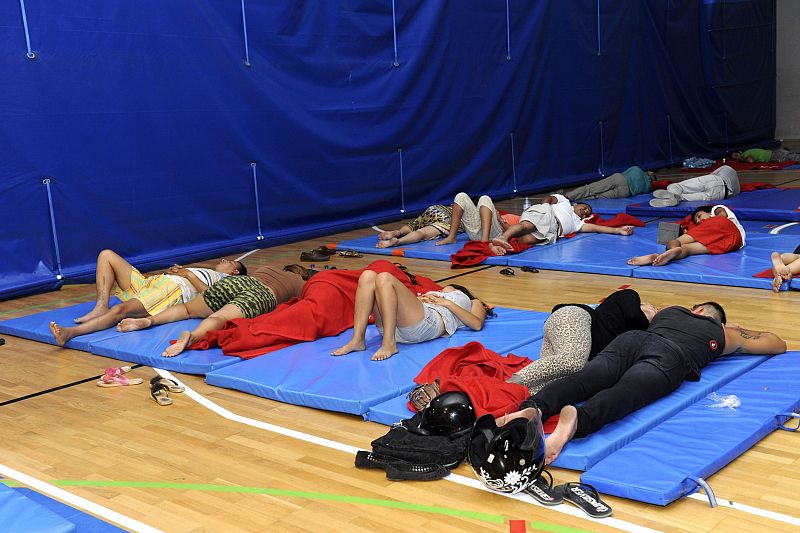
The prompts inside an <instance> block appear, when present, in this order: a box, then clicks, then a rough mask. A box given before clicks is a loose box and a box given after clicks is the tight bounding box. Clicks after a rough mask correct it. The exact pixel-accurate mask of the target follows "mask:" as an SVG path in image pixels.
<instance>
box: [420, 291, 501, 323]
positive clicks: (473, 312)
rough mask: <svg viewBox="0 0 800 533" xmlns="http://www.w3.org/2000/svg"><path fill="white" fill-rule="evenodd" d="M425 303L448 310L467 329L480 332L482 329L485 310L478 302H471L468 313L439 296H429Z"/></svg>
mask: <svg viewBox="0 0 800 533" xmlns="http://www.w3.org/2000/svg"><path fill="white" fill-rule="evenodd" d="M427 301H429V302H430V303H432V304H435V305H441V306H442V307H444V308H446V309H448V310H449V311H450V312H451V313H453V314H454V315H455V316H456V318H458V319H459V320H460V321H461V322H463V323H464V325H465V326H467V327H468V328H469V329H472V330H474V331H480V330H481V329H483V323H484V322H485V321H486V309H485V308H484V307H483V304H482V303H481V302H480V300H472V301H471V306H472V307H471V309H470V310H469V311H468V310H466V309H464V308H463V307H461V306H460V305H458V304H457V303H455V302H453V301H452V300H448V299H447V298H442V297H441V296H433V295H430V296H429V298H428V300H427Z"/></svg>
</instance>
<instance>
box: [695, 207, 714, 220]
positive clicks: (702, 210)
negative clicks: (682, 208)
mask: <svg viewBox="0 0 800 533" xmlns="http://www.w3.org/2000/svg"><path fill="white" fill-rule="evenodd" d="M713 208H714V206H713V205H701V206H700V207H698V208H697V209H695V210H694V213H692V222H694V217H696V216H697V213H708V214H709V215H710V214H711V210H712V209H713Z"/></svg>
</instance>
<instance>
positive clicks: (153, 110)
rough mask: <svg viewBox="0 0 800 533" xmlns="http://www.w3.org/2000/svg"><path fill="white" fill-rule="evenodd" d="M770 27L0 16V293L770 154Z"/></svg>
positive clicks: (23, 10) (593, 13) (623, 7)
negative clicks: (470, 201) (626, 175)
mask: <svg viewBox="0 0 800 533" xmlns="http://www.w3.org/2000/svg"><path fill="white" fill-rule="evenodd" d="M243 15H244V16H243ZM774 17H775V6H774V0H728V1H722V0H713V1H712V0H704V1H700V0H693V1H689V0H640V1H636V2H620V1H618V0H542V1H536V2H531V1H528V0H508V1H505V0H491V1H489V0H459V1H457V2H456V1H446V0H394V1H393V0H338V1H334V0H331V1H324V2H321V1H301V0H245V3H244V4H242V3H241V2H237V1H235V0H228V1H222V0H171V1H170V2H163V1H160V0H137V1H136V2H131V1H129V0H125V1H123V0H83V1H81V2H74V1H71V0H47V1H43V0H27V1H25V2H22V1H19V2H17V1H12V0H9V1H6V2H3V3H2V5H0V54H1V55H0V208H2V211H1V213H2V215H1V216H2V220H3V222H2V226H0V246H2V260H0V297H6V298H7V297H10V296H14V295H18V294H23V293H25V292H31V291H34V290H42V289H50V288H55V287H57V286H58V285H59V284H60V283H61V282H62V281H63V280H67V281H69V280H81V279H86V277H87V276H90V275H91V274H92V272H93V269H94V261H95V257H96V254H97V252H98V251H99V250H101V249H103V248H113V249H115V250H117V251H118V252H120V253H121V254H123V255H124V256H126V257H128V258H129V259H131V260H132V262H134V264H137V265H139V266H141V267H143V268H155V267H159V266H163V265H165V264H168V263H170V262H175V261H191V260H196V259H199V258H205V257H210V256H212V255H221V254H224V253H226V252H232V251H239V250H244V249H248V248H253V247H256V246H266V245H272V244H277V243H280V242H287V241H290V240H297V239H300V238H303V237H309V236H311V235H321V234H324V233H330V232H331V231H334V230H338V229H345V228H352V227H356V226H359V225H362V226H363V225H366V224H373V223H376V222H380V221H385V220H388V219H391V218H398V217H400V216H401V214H402V213H403V212H405V213H411V212H414V211H419V210H421V209H422V208H424V207H425V206H427V205H429V204H431V203H435V202H447V201H449V199H450V198H451V197H452V196H453V195H454V193H456V192H458V191H460V190H464V191H467V192H469V193H471V194H480V193H485V194H490V195H495V196H509V195H513V194H514V193H515V192H516V191H519V192H528V191H534V190H545V189H548V188H556V187H561V186H565V185H569V184H574V183H578V182H581V181H587V180H590V179H596V178H597V177H598V176H599V175H602V174H608V173H611V172H614V171H616V170H619V169H622V168H625V167H627V166H629V165H631V164H639V165H641V166H644V167H648V168H652V167H657V166H663V165H668V164H671V163H675V162H679V161H681V160H682V159H683V158H685V157H687V156H690V155H716V154H721V153H723V152H724V151H726V150H729V149H734V148H739V147H744V146H750V145H754V144H757V143H759V142H763V141H767V140H771V139H772V137H773V133H774V127H775V54H774V42H775V19H774ZM245 20H246V25H245V24H244V22H245ZM23 21H26V22H27V25H26V24H25V23H24V22H23ZM245 28H246V39H245ZM28 43H29V44H28ZM29 52H30V53H29ZM28 56H32V57H33V59H31V58H29V57H28ZM248 64H249V66H248ZM45 180H50V183H49V193H50V194H49V195H48V186H47V185H46V184H45V183H44V181H45ZM256 189H257V194H256Z"/></svg>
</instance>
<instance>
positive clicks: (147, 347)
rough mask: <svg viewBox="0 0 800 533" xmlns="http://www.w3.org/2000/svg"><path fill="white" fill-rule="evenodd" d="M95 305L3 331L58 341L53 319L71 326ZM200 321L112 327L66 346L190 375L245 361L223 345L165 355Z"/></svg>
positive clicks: (33, 318)
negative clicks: (172, 343)
mask: <svg viewBox="0 0 800 533" xmlns="http://www.w3.org/2000/svg"><path fill="white" fill-rule="evenodd" d="M117 301H118V300H117ZM93 306H94V303H93V302H86V303H81V304H77V305H72V306H70V307H64V308H61V309H54V310H51V311H44V312H41V313H36V314H33V315H28V316H24V317H20V318H12V319H11V320H5V321H3V322H0V333H5V334H8V335H14V336H16V337H22V338H24V339H31V340H34V341H39V342H46V343H48V344H55V340H54V339H53V335H52V334H51V333H50V327H49V324H50V322H51V321H55V322H57V323H58V324H60V325H65V326H67V325H71V324H73V322H72V320H73V319H74V318H75V317H78V316H81V315H83V314H85V313H87V312H89V311H90V310H91V309H92V307H93ZM199 323H200V320H199V319H193V320H184V321H181V322H174V323H172V324H164V325H162V326H156V327H153V328H148V329H144V330H140V331H132V332H130V333H120V332H119V331H117V330H116V329H115V328H109V329H106V330H103V331H96V332H94V333H90V334H88V335H81V336H79V337H75V338H74V339H72V340H70V341H69V342H68V343H67V344H66V348H73V349H75V350H82V351H84V352H89V353H92V354H95V355H103V356H106V357H111V358H113V359H119V360H121V361H129V362H132V363H141V364H144V365H148V366H153V367H156V368H163V369H165V370H172V371H175V372H184V373H186V374H205V373H206V372H209V371H211V370H214V369H217V368H222V367H225V366H228V365H232V364H234V363H238V362H239V361H241V358H239V357H230V356H227V355H224V354H223V353H222V350H221V349H219V348H214V349H211V350H187V351H185V352H184V353H182V354H180V355H178V356H177V357H161V352H163V351H164V349H165V348H166V347H167V346H169V341H170V340H173V339H177V338H178V335H180V333H181V332H182V331H185V330H192V329H193V328H194V327H195V326H196V325H197V324H199Z"/></svg>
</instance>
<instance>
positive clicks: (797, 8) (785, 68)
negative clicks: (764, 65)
mask: <svg viewBox="0 0 800 533" xmlns="http://www.w3.org/2000/svg"><path fill="white" fill-rule="evenodd" d="M777 6H778V12H777V51H776V60H777V71H778V72H777V74H778V78H777V89H776V93H777V95H776V97H777V117H776V122H777V123H776V128H775V137H776V138H778V139H800V0H777Z"/></svg>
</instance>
